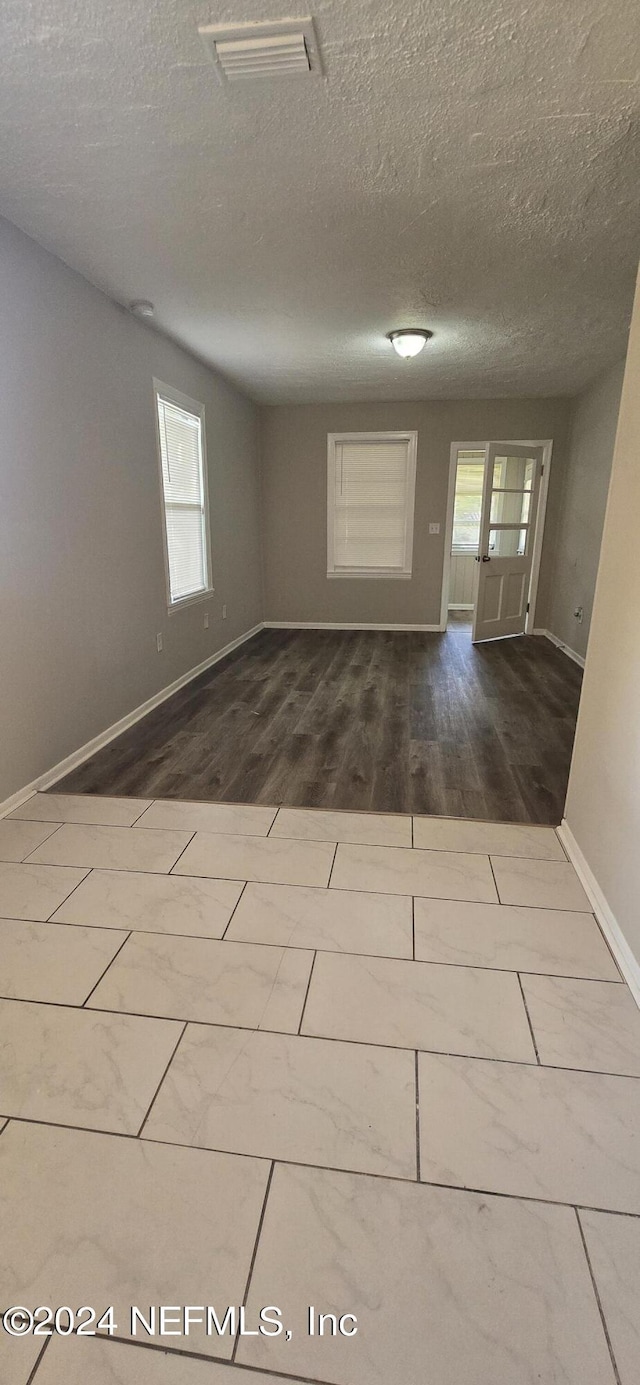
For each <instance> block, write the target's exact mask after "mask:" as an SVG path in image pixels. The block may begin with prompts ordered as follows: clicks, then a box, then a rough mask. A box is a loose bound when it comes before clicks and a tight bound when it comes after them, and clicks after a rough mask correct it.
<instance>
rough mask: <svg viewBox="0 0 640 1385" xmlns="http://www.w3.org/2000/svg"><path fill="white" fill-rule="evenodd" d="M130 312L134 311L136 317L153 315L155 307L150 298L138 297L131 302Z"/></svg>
mask: <svg viewBox="0 0 640 1385" xmlns="http://www.w3.org/2000/svg"><path fill="white" fill-rule="evenodd" d="M129 312H130V313H133V316H134V317H153V316H154V313H155V308H154V306H153V303H150V302H149V299H148V298H136V299H134V301H133V303H130V304H129Z"/></svg>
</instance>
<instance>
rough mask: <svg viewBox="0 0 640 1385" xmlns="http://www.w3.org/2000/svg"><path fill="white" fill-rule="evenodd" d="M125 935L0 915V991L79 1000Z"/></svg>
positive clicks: (10, 994) (76, 1002) (27, 997)
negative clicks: (6, 917) (31, 921)
mask: <svg viewBox="0 0 640 1385" xmlns="http://www.w3.org/2000/svg"><path fill="white" fill-rule="evenodd" d="M126 936H127V935H126V933H122V932H118V931H117V930H116V929H109V930H105V929H98V928H66V927H65V925H64V924H53V923H29V922H27V921H26V920H25V919H0V996H5V997H8V998H11V999H21V1000H49V1001H56V1002H58V1003H59V1004H62V1005H82V1002H83V1001H84V1000H86V998H87V996H88V994H89V991H90V990H91V988H92V986H94V985H95V983H96V981H97V980H98V978H99V977H100V976H101V975H102V973H103V971H104V969H105V967H108V965H109V962H110V961H111V959H112V957H115V954H116V952H117V951H118V948H119V947H120V945H121V943H123V942H124V940H125V938H126Z"/></svg>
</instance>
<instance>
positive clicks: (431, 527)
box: [429, 524, 440, 534]
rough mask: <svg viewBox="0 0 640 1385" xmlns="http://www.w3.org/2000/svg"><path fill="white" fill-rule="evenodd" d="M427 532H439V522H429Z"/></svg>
mask: <svg viewBox="0 0 640 1385" xmlns="http://www.w3.org/2000/svg"><path fill="white" fill-rule="evenodd" d="M429 533H430V534H439V533H440V525H439V524H430V525H429Z"/></svg>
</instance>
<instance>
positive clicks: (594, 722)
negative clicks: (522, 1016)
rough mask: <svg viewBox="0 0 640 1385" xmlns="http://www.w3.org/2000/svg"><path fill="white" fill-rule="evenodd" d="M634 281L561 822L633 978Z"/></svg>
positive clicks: (639, 857)
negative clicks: (620, 939) (610, 918)
mask: <svg viewBox="0 0 640 1385" xmlns="http://www.w3.org/2000/svg"><path fill="white" fill-rule="evenodd" d="M639 458H640V283H639V288H638V291H637V293H636V303H635V308H634V314H633V320H632V324H631V337H630V341H629V353H628V356H627V364H626V370H625V376H624V386H623V390H622V402H621V405H620V416H619V419H618V430H617V435H616V443H615V449H614V454H613V467H612V470H611V486H610V490H609V499H608V502H607V512H606V518H605V525H604V533H603V536H602V549H601V555H600V568H599V571H598V580H597V583H596V595H595V601H594V606H593V619H592V622H591V637H590V640H589V649H588V652H587V662H586V668H585V675H584V684H583V691H582V700H581V703H580V713H579V717H578V729H577V734H576V742H575V747H574V752H573V761H572V764H571V775H570V779H569V793H568V798H567V807H566V819H567V823H568V825H569V828H570V829H571V831H572V832H573V835H574V837H575V839H576V842H577V844H578V847H579V848H580V850H581V851H582V853H583V855H584V857H585V859H586V862H587V865H588V866H589V868H590V870H591V871H592V873H593V875H594V876H595V878H596V881H597V882H598V885H599V887H600V889H601V890H602V892H603V894H604V896H605V899H606V900H607V902H608V905H609V908H610V909H611V910H612V912H613V915H614V917H615V919H616V920H617V923H618V924H619V926H620V928H621V929H622V932H623V934H624V936H625V938H626V941H627V943H628V945H629V947H630V949H631V950H632V952H633V953H634V954H635V958H636V960H637V963H638V977H639V978H640V851H639V850H638V844H639V843H640V787H639V785H640V693H639V690H640V560H639V555H638V516H639V515H640V465H639V464H638V459H639Z"/></svg>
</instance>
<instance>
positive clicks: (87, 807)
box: [10, 793, 151, 827]
mask: <svg viewBox="0 0 640 1385" xmlns="http://www.w3.org/2000/svg"><path fill="white" fill-rule="evenodd" d="M150 803H151V799H150V798H107V797H106V795H103V794H95V795H94V794H86V793H36V794H34V795H33V798H28V799H27V801H26V803H22V804H21V805H20V807H19V808H16V809H15V810H14V812H13V813H11V814H10V817H12V818H30V819H32V820H34V821H38V822H54V821H55V822H88V823H103V824H104V825H105V826H106V827H109V826H111V827H131V825H132V823H134V822H135V820H136V818H139V817H140V814H141V813H143V812H144V810H145V808H148V807H149V804H150Z"/></svg>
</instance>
